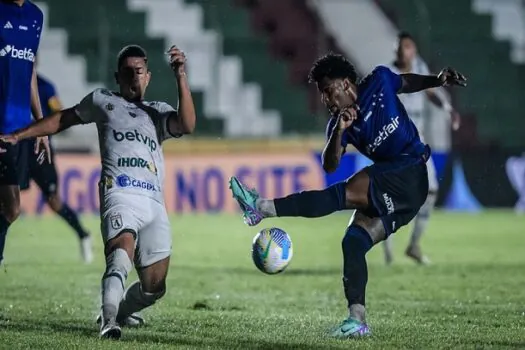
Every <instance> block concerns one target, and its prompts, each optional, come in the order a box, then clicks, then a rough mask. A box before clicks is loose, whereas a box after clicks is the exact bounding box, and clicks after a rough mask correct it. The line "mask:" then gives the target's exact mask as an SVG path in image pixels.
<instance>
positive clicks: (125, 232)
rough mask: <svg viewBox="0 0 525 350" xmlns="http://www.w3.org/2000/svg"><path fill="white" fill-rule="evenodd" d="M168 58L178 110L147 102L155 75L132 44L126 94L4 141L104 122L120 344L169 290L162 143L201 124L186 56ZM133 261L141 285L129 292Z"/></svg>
mask: <svg viewBox="0 0 525 350" xmlns="http://www.w3.org/2000/svg"><path fill="white" fill-rule="evenodd" d="M168 54H169V57H170V65H171V68H172V69H173V71H174V73H175V79H176V82H177V85H178V94H179V108H178V110H175V109H174V108H173V107H171V106H170V105H169V104H167V103H164V102H146V101H144V94H145V92H146V88H147V86H148V84H149V81H150V77H151V73H150V71H149V70H148V60H147V56H146V52H145V51H144V50H143V49H142V48H141V47H139V46H136V45H132V46H127V47H125V48H123V49H122V51H121V52H120V53H119V55H118V60H117V61H118V62H117V72H116V73H115V78H116V81H117V84H118V85H119V92H113V91H109V90H106V89H97V90H95V91H93V92H92V93H90V94H89V95H87V96H86V97H85V98H84V99H83V100H82V102H80V103H79V104H78V105H77V106H75V107H73V108H69V109H65V110H62V111H60V112H57V113H55V114H53V115H51V116H50V117H47V118H44V119H42V120H39V121H38V122H35V123H33V124H32V125H31V126H29V127H27V128H24V129H21V130H19V131H17V132H15V133H14V134H12V135H3V136H1V137H0V139H1V140H3V141H5V142H9V143H16V142H18V141H20V140H23V139H27V138H32V137H35V136H43V135H51V134H55V133H58V132H60V131H62V130H65V129H67V128H69V127H71V126H73V125H77V124H87V123H96V125H97V129H98V135H99V144H100V156H101V162H102V173H101V179H100V183H99V193H100V219H101V230H102V238H103V241H104V253H105V256H106V271H105V273H104V275H103V277H102V312H101V313H102V315H101V328H100V336H101V337H103V338H112V339H119V338H120V336H121V328H120V327H121V326H123V325H130V324H133V323H134V322H133V321H137V320H141V319H140V317H138V316H136V312H138V311H140V310H142V309H144V308H146V307H148V306H151V305H153V304H154V303H155V302H156V301H157V300H158V299H160V298H161V297H162V296H163V295H164V294H165V292H166V276H167V273H168V266H169V259H170V255H171V229H170V222H169V220H168V214H167V212H166V207H165V204H164V195H163V182H164V157H163V154H162V148H161V143H162V142H163V141H164V140H166V139H168V138H171V137H180V136H182V135H184V134H190V133H192V132H193V130H194V128H195V119H196V117H195V107H194V105H193V100H192V96H191V92H190V88H189V85H188V80H187V77H186V73H185V69H184V65H185V62H186V58H185V56H184V53H183V52H182V51H180V50H179V49H178V48H177V47H175V46H173V47H172V48H171V49H170V50H169V51H168ZM174 97H175V94H174ZM133 262H134V264H135V268H136V270H137V274H138V276H139V281H137V282H134V283H132V284H131V285H130V286H129V287H128V288H127V290H126V291H124V285H125V282H126V279H127V277H128V273H129V272H130V271H131V269H132V267H133ZM135 323H136V322H135Z"/></svg>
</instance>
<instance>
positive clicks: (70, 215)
mask: <svg viewBox="0 0 525 350" xmlns="http://www.w3.org/2000/svg"><path fill="white" fill-rule="evenodd" d="M57 214H58V215H60V216H61V217H62V219H64V220H65V221H66V222H67V223H68V224H69V226H71V227H72V228H73V230H75V232H76V233H77V235H78V238H80V239H82V238H85V237H87V236H88V233H87V232H86V231H85V230H84V229H83V228H82V225H81V224H80V220H78V215H77V213H75V212H74V211H73V210H72V209H71V208H70V207H69V206H68V205H67V204H66V203H64V204H62V208H61V209H60V210H59V211H58V212H57Z"/></svg>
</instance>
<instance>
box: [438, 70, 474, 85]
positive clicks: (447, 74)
mask: <svg viewBox="0 0 525 350" xmlns="http://www.w3.org/2000/svg"><path fill="white" fill-rule="evenodd" d="M438 79H439V80H441V84H442V86H467V78H465V76H464V75H463V74H461V73H460V72H458V71H457V70H455V69H454V68H450V67H447V68H444V69H443V70H442V71H441V72H440V73H439V74H438Z"/></svg>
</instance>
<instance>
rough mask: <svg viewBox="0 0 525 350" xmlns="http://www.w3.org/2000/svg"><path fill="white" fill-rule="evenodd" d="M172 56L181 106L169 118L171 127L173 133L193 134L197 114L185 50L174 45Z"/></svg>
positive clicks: (171, 64) (171, 60)
mask: <svg viewBox="0 0 525 350" xmlns="http://www.w3.org/2000/svg"><path fill="white" fill-rule="evenodd" d="M168 55H169V56H170V66H171V68H172V69H173V72H174V73H175V78H176V79H177V85H178V87H179V89H178V90H179V107H178V113H176V114H173V117H170V119H169V124H168V125H169V129H170V132H171V133H172V134H179V135H185V134H191V133H193V131H194V130H195V123H196V119H197V118H196V115H195V106H194V104H193V98H192V96H191V90H190V85H189V83H188V76H187V75H186V69H185V63H186V56H185V55H184V52H182V51H181V50H179V49H178V48H177V47H176V46H172V47H171V49H170V50H169V51H168Z"/></svg>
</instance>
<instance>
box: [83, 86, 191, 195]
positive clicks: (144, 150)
mask: <svg viewBox="0 0 525 350" xmlns="http://www.w3.org/2000/svg"><path fill="white" fill-rule="evenodd" d="M75 109H76V112H77V114H78V116H79V118H80V119H81V120H82V121H83V122H84V123H96V124H97V129H98V138H99V144H100V158H101V162H102V172H101V182H100V185H101V186H103V187H104V192H103V193H104V194H110V193H113V192H121V193H134V194H139V195H141V196H147V197H150V198H152V199H154V200H156V201H158V202H160V203H164V196H163V183H164V157H163V154H162V148H161V143H162V142H163V141H164V140H166V139H168V138H170V137H178V136H181V135H171V134H170V132H169V129H168V124H167V123H168V117H169V116H170V115H172V114H173V113H177V112H176V111H175V109H174V108H173V107H171V106H170V105H168V104H167V103H164V102H145V101H142V102H128V101H126V100H125V99H124V98H122V97H121V96H120V95H118V94H116V93H114V92H111V91H109V90H106V89H96V90H95V91H93V92H92V93H90V94H89V95H87V96H86V97H84V99H83V100H82V102H80V104H78V105H77V106H76V108H75Z"/></svg>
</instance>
